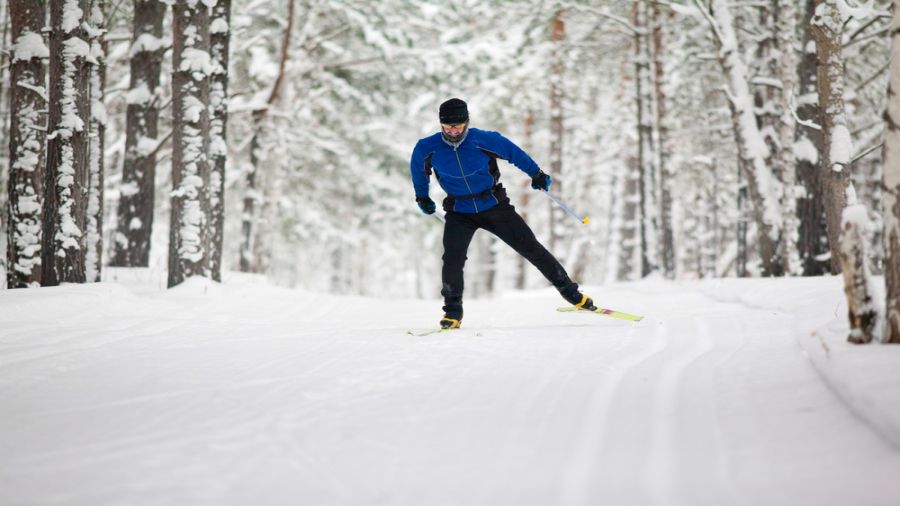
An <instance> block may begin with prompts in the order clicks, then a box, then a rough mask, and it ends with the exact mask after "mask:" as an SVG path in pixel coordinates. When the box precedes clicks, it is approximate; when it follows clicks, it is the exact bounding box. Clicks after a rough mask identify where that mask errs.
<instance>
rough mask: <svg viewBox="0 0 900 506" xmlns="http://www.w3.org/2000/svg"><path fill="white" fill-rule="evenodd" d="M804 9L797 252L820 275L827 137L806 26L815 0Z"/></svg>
mask: <svg viewBox="0 0 900 506" xmlns="http://www.w3.org/2000/svg"><path fill="white" fill-rule="evenodd" d="M805 7H806V8H805V12H804V14H803V21H802V22H801V26H803V27H804V30H803V37H802V38H801V48H802V53H801V57H800V62H799V66H798V72H799V88H800V89H799V92H800V93H799V96H798V99H797V116H798V117H799V118H800V119H801V120H803V122H802V123H801V124H800V125H799V126H798V128H797V134H796V138H795V143H794V144H795V146H796V149H795V157H796V160H797V165H796V168H797V170H796V174H797V185H798V187H799V188H798V190H799V191H800V192H801V193H802V195H799V196H798V200H797V217H798V219H799V221H800V224H799V237H798V239H797V253H798V255H799V256H800V261H801V262H802V264H803V274H804V275H805V276H818V275H821V274H826V273H828V272H830V269H831V262H830V261H828V260H820V258H827V253H828V252H829V247H828V232H827V229H826V226H825V204H824V202H825V198H824V196H823V195H822V173H821V171H820V170H819V153H821V152H823V151H824V149H825V147H824V142H825V139H824V137H823V136H822V130H821V127H819V125H821V124H822V117H821V114H822V109H821V108H820V107H819V95H818V85H817V77H816V50H815V40H814V39H813V32H812V30H810V29H808V28H806V27H808V26H809V25H810V24H811V23H812V19H813V16H814V15H815V10H816V2H815V0H805Z"/></svg>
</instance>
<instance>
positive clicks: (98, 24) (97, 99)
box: [85, 0, 107, 281]
mask: <svg viewBox="0 0 900 506" xmlns="http://www.w3.org/2000/svg"><path fill="white" fill-rule="evenodd" d="M106 1H107V0H93V2H92V5H91V16H90V20H91V23H90V24H91V26H92V30H93V32H92V33H91V34H90V35H91V56H92V57H93V60H94V62H92V64H91V68H90V73H91V76H90V92H91V122H90V138H89V145H90V149H89V152H88V177H89V189H88V201H87V216H86V220H87V251H86V252H85V270H86V272H85V274H86V277H87V280H88V281H100V274H101V269H102V264H103V194H104V192H103V180H104V166H103V153H104V150H105V147H106V139H105V137H106V106H105V104H104V100H105V98H106V42H105V41H104V32H105V30H106Z"/></svg>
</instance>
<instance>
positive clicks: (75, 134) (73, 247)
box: [41, 0, 93, 286]
mask: <svg viewBox="0 0 900 506" xmlns="http://www.w3.org/2000/svg"><path fill="white" fill-rule="evenodd" d="M89 15H90V2H89V1H88V0H51V2H50V80H49V86H50V92H49V99H50V108H49V119H48V126H47V130H48V134H47V139H48V143H47V171H46V174H45V178H44V202H43V223H44V226H43V247H42V251H41V257H42V258H41V261H42V279H41V283H42V284H43V285H45V286H46V285H56V284H59V283H61V282H75V283H83V282H84V281H85V254H86V249H87V236H86V232H85V227H86V220H85V216H86V212H87V191H88V184H89V183H88V168H87V162H88V129H89V128H90V126H89V124H88V123H89V121H90V109H91V101H90V91H89V88H90V85H89V82H90V62H91V61H93V56H92V55H91V48H90V44H89V34H88V30H87V28H89V17H88V16H89Z"/></svg>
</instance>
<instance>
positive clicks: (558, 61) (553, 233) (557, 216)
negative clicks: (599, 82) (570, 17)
mask: <svg viewBox="0 0 900 506" xmlns="http://www.w3.org/2000/svg"><path fill="white" fill-rule="evenodd" d="M565 40H566V22H565V20H564V19H563V11H562V10H557V11H556V13H555V14H554V16H553V20H552V21H551V24H550V44H551V47H552V50H551V53H550V58H551V61H550V72H549V74H550V75H549V77H550V174H552V175H553V178H554V185H553V186H554V187H555V191H556V193H557V194H559V193H562V191H563V184H562V179H563V177H562V173H563V165H562V156H563V137H564V135H565V132H564V129H563V79H564V76H563V69H564V65H563V58H565V51H564V49H563V44H564V42H565ZM549 206H550V244H549V245H548V246H549V249H550V251H553V252H556V251H557V250H558V249H559V248H560V246H561V244H560V243H561V242H562V240H563V235H564V230H565V224H564V223H563V220H564V219H565V212H564V211H563V210H562V209H560V208H559V206H557V205H555V204H553V203H552V202H551V203H550V204H549Z"/></svg>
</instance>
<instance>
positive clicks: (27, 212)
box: [6, 0, 49, 288]
mask: <svg viewBox="0 0 900 506" xmlns="http://www.w3.org/2000/svg"><path fill="white" fill-rule="evenodd" d="M9 10H10V14H11V21H12V40H13V46H12V48H11V50H12V65H11V67H12V68H11V69H10V79H11V82H14V83H18V85H17V86H13V87H11V88H10V104H11V111H10V120H11V124H10V128H9V132H10V137H9V151H10V158H9V163H10V167H9V180H8V183H7V184H8V192H9V193H8V194H9V200H8V201H7V207H8V208H7V223H6V226H7V230H6V231H7V256H6V258H7V265H8V268H7V273H6V276H7V280H6V282H7V286H8V287H9V288H20V287H27V286H36V285H38V284H40V282H41V205H42V204H41V203H42V201H43V172H44V171H43V158H44V137H45V136H44V125H45V122H46V117H45V116H44V115H43V114H42V112H41V111H42V110H44V109H45V108H46V104H47V97H46V90H45V88H44V62H43V59H45V58H47V57H48V56H49V51H48V49H47V46H46V45H45V44H44V38H43V35H41V29H42V28H43V27H44V16H45V14H46V10H45V5H44V2H43V1H35V0H11V1H10V4H9Z"/></svg>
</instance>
